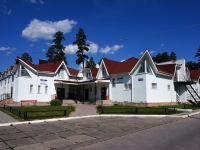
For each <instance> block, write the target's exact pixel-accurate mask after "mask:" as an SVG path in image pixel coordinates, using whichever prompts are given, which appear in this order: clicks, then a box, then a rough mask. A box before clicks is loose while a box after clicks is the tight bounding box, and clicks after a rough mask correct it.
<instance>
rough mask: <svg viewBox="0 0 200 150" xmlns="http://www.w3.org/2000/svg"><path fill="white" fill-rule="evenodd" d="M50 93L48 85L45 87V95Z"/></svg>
mask: <svg viewBox="0 0 200 150" xmlns="http://www.w3.org/2000/svg"><path fill="white" fill-rule="evenodd" d="M47 93H48V86H47V85H46V86H45V94H47Z"/></svg>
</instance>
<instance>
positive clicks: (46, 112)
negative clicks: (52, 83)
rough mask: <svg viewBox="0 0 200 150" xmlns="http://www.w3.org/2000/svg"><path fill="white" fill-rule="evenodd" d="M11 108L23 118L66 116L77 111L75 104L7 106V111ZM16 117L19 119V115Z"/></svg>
mask: <svg viewBox="0 0 200 150" xmlns="http://www.w3.org/2000/svg"><path fill="white" fill-rule="evenodd" d="M10 109H11V112H12V113H13V114H16V116H20V117H21V118H25V120H35V119H47V118H56V117H66V116H69V114H70V113H71V112H72V111H75V107H74V106H15V107H12V108H10V107H6V110H7V112H9V111H10ZM4 112H5V109H4ZM9 115H10V112H9ZM16 119H18V117H17V118H16Z"/></svg>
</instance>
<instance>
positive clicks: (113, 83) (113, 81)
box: [112, 78, 116, 87]
mask: <svg viewBox="0 0 200 150" xmlns="http://www.w3.org/2000/svg"><path fill="white" fill-rule="evenodd" d="M115 86H116V85H115V78H112V87H115Z"/></svg>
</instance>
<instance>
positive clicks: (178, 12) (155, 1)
mask: <svg viewBox="0 0 200 150" xmlns="http://www.w3.org/2000/svg"><path fill="white" fill-rule="evenodd" d="M199 8H200V1H199V0H109V1H108V0H0V33H1V37H0V60H1V65H0V71H5V70H6V69H7V68H8V67H9V66H12V65H13V64H14V60H15V58H16V56H21V55H22V53H24V52H28V53H29V54H30V55H31V56H32V58H33V63H34V64H37V63H38V60H39V59H46V52H47V50H48V48H49V47H50V44H52V40H53V35H54V34H55V32H57V31H58V30H60V31H62V32H64V33H65V34H64V37H65V38H66V40H65V41H63V42H62V44H63V45H65V46H66V49H65V53H66V57H67V61H68V64H69V65H68V66H69V67H72V68H74V69H79V65H77V64H75V60H76V59H77V57H76V55H75V52H76V50H77V49H76V46H75V45H73V44H72V43H73V41H75V39H76V33H77V32H78V29H79V28H83V29H84V31H85V34H86V35H87V42H89V43H90V45H91V46H90V51H89V53H87V55H88V56H89V57H93V59H94V60H95V62H96V63H97V62H99V60H100V59H101V58H102V57H106V58H108V59H113V60H116V61H121V60H124V59H128V58H130V57H136V58H139V57H140V56H141V52H144V51H145V50H146V49H147V48H148V49H149V51H150V52H151V54H152V56H155V55H156V54H157V53H162V52H168V54H170V53H171V51H174V52H175V53H176V55H177V58H178V59H181V58H185V59H186V61H197V60H198V59H197V58H194V55H195V54H196V52H197V49H198V48H199V46H200V36H199V35H200V17H199V16H200V9H199ZM183 27H187V28H183ZM180 28H181V29H180ZM173 29H175V30H173ZM177 29H178V30H177ZM167 30H169V32H164V33H162V34H153V33H158V32H162V31H167ZM143 35H149V36H143ZM138 36H140V37H139V38H138Z"/></svg>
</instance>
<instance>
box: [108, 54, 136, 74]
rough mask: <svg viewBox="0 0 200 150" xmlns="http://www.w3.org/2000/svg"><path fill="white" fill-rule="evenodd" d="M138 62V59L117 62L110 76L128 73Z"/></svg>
mask: <svg viewBox="0 0 200 150" xmlns="http://www.w3.org/2000/svg"><path fill="white" fill-rule="evenodd" d="M138 60H139V59H138V58H134V57H132V58H129V59H127V60H125V61H123V62H119V63H118V65H117V66H113V68H114V69H113V70H112V71H111V72H110V74H119V73H129V72H130V71H131V70H132V69H133V67H134V66H135V64H136V63H137V62H138Z"/></svg>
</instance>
